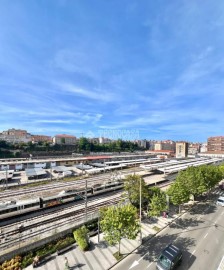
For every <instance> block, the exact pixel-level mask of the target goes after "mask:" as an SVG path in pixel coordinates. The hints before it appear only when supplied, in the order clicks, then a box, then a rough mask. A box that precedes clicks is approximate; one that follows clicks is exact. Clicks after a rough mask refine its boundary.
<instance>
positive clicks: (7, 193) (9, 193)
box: [0, 168, 141, 200]
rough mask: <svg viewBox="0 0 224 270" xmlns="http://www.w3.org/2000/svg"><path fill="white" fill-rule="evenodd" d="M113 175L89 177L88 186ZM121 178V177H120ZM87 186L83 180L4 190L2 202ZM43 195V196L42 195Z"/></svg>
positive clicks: (127, 171) (108, 178)
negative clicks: (28, 195) (34, 194)
mask: <svg viewBox="0 0 224 270" xmlns="http://www.w3.org/2000/svg"><path fill="white" fill-rule="evenodd" d="M135 171H136V170H134V169H125V170H122V171H120V172H122V173H133V172H135ZM138 171H141V169H140V168H139V170H138ZM112 177H113V176H112V174H111V173H107V174H103V175H97V176H92V177H88V178H87V181H88V185H89V186H92V185H93V184H100V183H102V182H103V181H109V180H110V179H111V178H112ZM118 177H119V175H118ZM84 185H85V180H84V179H81V180H74V181H69V182H65V183H50V184H47V185H44V186H42V187H41V186H40V187H35V188H25V189H22V190H15V191H13V190H4V191H2V192H0V198H1V200H6V199H7V200H10V199H11V198H15V197H20V196H23V197H24V196H25V195H27V194H31V193H32V194H33V193H36V194H38V193H43V192H49V191H52V192H54V193H55V192H57V190H62V189H66V188H80V187H83V186H84ZM41 195H42V194H41Z"/></svg>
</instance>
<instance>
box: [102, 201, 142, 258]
mask: <svg viewBox="0 0 224 270" xmlns="http://www.w3.org/2000/svg"><path fill="white" fill-rule="evenodd" d="M100 219H101V221H100V226H101V230H102V231H103V232H104V235H105V236H104V239H105V240H106V241H108V243H109V244H111V245H114V244H117V243H118V244H119V249H118V253H119V254H120V241H121V239H122V238H128V239H135V238H136V236H137V234H138V232H139V228H140V226H139V220H138V215H137V209H136V208H135V207H134V206H133V205H131V204H127V205H118V206H111V207H108V208H103V209H101V211H100Z"/></svg>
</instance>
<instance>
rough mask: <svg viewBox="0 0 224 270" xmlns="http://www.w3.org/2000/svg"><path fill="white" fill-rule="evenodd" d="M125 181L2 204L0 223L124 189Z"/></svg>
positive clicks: (0, 206)
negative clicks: (44, 209)
mask: <svg viewBox="0 0 224 270" xmlns="http://www.w3.org/2000/svg"><path fill="white" fill-rule="evenodd" d="M123 187H124V183H123V181H116V182H107V183H105V184H95V185H93V186H92V187H88V188H87V190H85V188H79V189H71V190H63V191H61V192H60V193H59V194H57V195H55V196H51V197H44V198H36V199H32V200H29V201H8V202H4V203H0V221H1V220H3V219H7V218H12V217H16V216H19V215H22V214H24V213H29V212H34V211H36V210H38V209H42V208H49V207H53V206H56V205H61V204H64V203H67V202H72V201H78V200H82V199H85V194H86V192H87V197H91V196H96V195H98V194H103V193H106V192H110V191H115V190H119V189H122V188H123Z"/></svg>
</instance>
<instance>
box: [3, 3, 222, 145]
mask: <svg viewBox="0 0 224 270" xmlns="http://www.w3.org/2000/svg"><path fill="white" fill-rule="evenodd" d="M223 25H224V3H223V2H221V1H220V0H218V1H216V3H212V2H210V1H204V2H203V5H202V4H200V3H199V2H198V3H196V2H195V1H193V0H192V1H183V0H182V1H177V0H176V1H172V2H169V3H168V2H167V3H165V2H164V1H162V0H159V1H157V3H154V2H149V1H146V0H143V1H141V4H139V1H126V0H124V1H122V2H120V1H118V0H113V1H102V0H97V1H96V0H95V1H94V0H93V1H87V0H76V1H70V0H57V1H56V0H54V1H53V0H48V1H35V0H31V1H25V0H14V1H13V2H12V1H5V0H1V1H0V90H1V98H0V107H1V114H0V130H2V131H3V130H7V129H10V128H16V129H25V130H28V131H29V132H30V133H32V134H45V135H50V136H54V135H56V134H61V133H63V134H71V135H74V136H77V137H80V135H81V134H83V135H84V136H85V135H86V134H94V135H95V136H96V137H99V132H100V131H105V132H107V131H108V132H113V130H115V131H116V130H117V131H121V132H122V131H129V132H132V134H136V136H137V134H138V136H139V138H135V139H148V140H150V139H152V140H168V139H170V140H174V141H177V140H186V141H200V142H204V141H207V138H208V137H211V136H221V135H223V134H224V120H223V119H222V115H223V114H222V112H223V103H224V102H223V100H224V91H223V89H222V88H223V86H224V76H223V71H224V57H223V45H224V35H223ZM110 130H111V131H110Z"/></svg>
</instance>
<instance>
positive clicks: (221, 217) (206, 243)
mask: <svg viewBox="0 0 224 270" xmlns="http://www.w3.org/2000/svg"><path fill="white" fill-rule="evenodd" d="M223 233H224V208H222V207H221V206H218V207H216V205H215V204H214V203H212V202H210V203H201V204H199V205H197V206H195V207H194V208H193V209H192V211H191V212H187V213H185V214H184V215H182V217H181V218H179V219H177V220H176V221H175V222H174V223H172V224H170V226H169V227H167V228H166V229H164V230H162V231H161V232H160V233H159V234H157V236H156V237H154V238H152V239H151V240H150V241H148V242H146V243H144V245H143V246H141V247H140V248H139V249H138V250H136V251H135V252H134V253H132V254H130V255H129V256H127V257H126V259H124V260H123V261H121V262H120V263H118V264H117V265H115V266H114V267H113V268H112V269H113V270H124V269H125V270H129V269H132V270H144V269H147V270H148V269H149V270H150V269H151V270H152V269H156V259H157V257H158V256H159V253H160V252H161V250H162V249H163V248H165V247H166V245H167V244H169V243H171V242H173V243H174V244H176V245H177V246H178V247H180V248H181V249H182V250H183V262H182V264H181V265H180V266H179V267H178V268H177V269H178V270H185V269H191V270H217V269H218V266H219V264H220V261H221V260H222V257H223V255H224V241H223Z"/></svg>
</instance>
